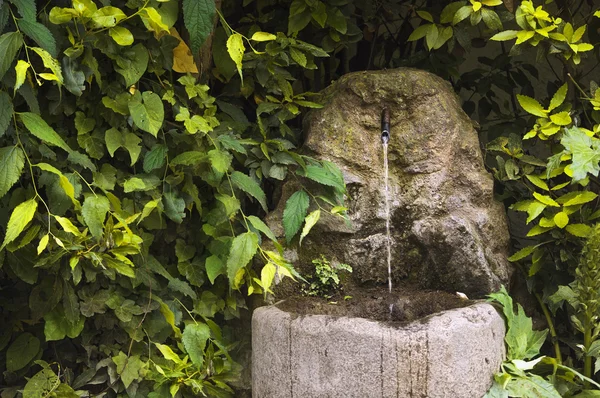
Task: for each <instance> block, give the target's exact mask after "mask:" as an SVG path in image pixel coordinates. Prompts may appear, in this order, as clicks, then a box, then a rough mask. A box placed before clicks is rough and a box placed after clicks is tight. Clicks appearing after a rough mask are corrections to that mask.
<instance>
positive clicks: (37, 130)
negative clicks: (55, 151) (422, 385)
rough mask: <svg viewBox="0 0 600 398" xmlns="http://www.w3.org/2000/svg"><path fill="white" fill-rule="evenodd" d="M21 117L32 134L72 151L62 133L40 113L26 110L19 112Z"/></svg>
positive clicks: (48, 142)
mask: <svg viewBox="0 0 600 398" xmlns="http://www.w3.org/2000/svg"><path fill="white" fill-rule="evenodd" d="M19 118H20V119H21V121H22V122H23V124H24V125H25V127H26V128H27V130H29V132H30V133H31V134H33V135H34V136H36V137H37V138H39V139H40V140H42V141H44V142H46V143H47V144H50V145H54V146H57V147H59V148H61V149H64V150H65V151H67V152H71V151H72V149H71V148H70V147H69V146H68V145H67V143H66V142H65V141H64V140H63V139H62V137H61V136H60V135H58V133H57V132H56V131H54V129H53V128H52V127H50V126H49V125H48V123H46V121H45V120H44V119H42V118H41V116H40V115H37V114H35V113H31V112H24V113H20V114H19Z"/></svg>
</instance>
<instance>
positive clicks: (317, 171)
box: [298, 165, 346, 192]
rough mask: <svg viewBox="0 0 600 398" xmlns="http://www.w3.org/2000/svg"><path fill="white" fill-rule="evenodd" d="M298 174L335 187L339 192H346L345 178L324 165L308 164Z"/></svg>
mask: <svg viewBox="0 0 600 398" xmlns="http://www.w3.org/2000/svg"><path fill="white" fill-rule="evenodd" d="M298 174H300V175H303V176H304V177H307V178H310V179H311V180H313V181H316V182H318V183H320V184H323V185H327V186H330V187H334V188H335V189H336V190H338V191H339V192H344V191H345V190H346V187H345V185H344V180H343V178H341V177H340V175H336V174H335V173H333V172H332V171H331V170H328V169H326V168H324V167H320V166H316V165H308V166H306V169H304V170H299V172H298Z"/></svg>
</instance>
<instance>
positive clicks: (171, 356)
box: [154, 343, 183, 363]
mask: <svg viewBox="0 0 600 398" xmlns="http://www.w3.org/2000/svg"><path fill="white" fill-rule="evenodd" d="M154 345H156V348H158V350H159V351H160V353H161V354H162V355H163V357H165V359H168V360H169V361H173V362H175V363H183V361H182V360H181V358H179V355H177V354H175V353H174V352H173V350H172V349H171V347H169V346H168V345H164V344H159V343H154Z"/></svg>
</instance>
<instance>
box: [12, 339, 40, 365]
mask: <svg viewBox="0 0 600 398" xmlns="http://www.w3.org/2000/svg"><path fill="white" fill-rule="evenodd" d="M39 351H40V340H39V339H38V338H37V337H35V336H33V335H32V334H31V333H27V332H25V333H20V334H19V335H18V337H17V338H16V340H15V341H13V342H12V344H11V345H10V347H8V349H7V350H6V370H8V371H9V372H16V371H17V370H20V369H23V368H24V367H25V366H27V364H28V363H29V362H31V361H32V360H33V359H34V358H35V357H36V356H37V354H38V352H39Z"/></svg>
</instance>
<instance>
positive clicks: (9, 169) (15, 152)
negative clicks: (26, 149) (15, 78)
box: [0, 95, 25, 199]
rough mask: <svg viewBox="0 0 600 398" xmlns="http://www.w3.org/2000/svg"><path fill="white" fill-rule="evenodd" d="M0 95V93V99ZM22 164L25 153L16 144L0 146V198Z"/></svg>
mask: <svg viewBox="0 0 600 398" xmlns="http://www.w3.org/2000/svg"><path fill="white" fill-rule="evenodd" d="M1 97H2V95H0V99H1ZM24 166H25V155H24V154H23V151H22V150H21V148H19V147H18V146H11V147H6V148H0V199H1V198H2V197H3V196H4V195H6V193H7V192H8V191H9V189H10V188H11V187H12V186H13V185H14V184H15V183H16V182H17V181H18V180H19V177H21V173H22V172H23V167H24Z"/></svg>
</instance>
